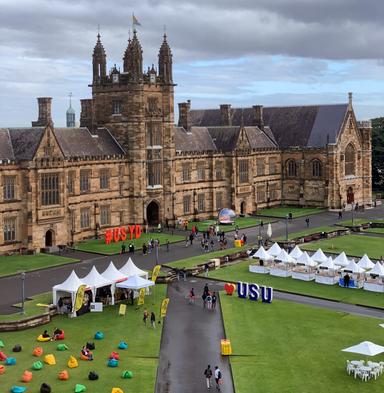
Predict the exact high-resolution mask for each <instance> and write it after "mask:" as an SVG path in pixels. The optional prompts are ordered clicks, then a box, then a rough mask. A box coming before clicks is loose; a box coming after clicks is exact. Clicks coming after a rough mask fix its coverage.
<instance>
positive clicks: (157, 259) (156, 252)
mask: <svg viewBox="0 0 384 393" xmlns="http://www.w3.org/2000/svg"><path fill="white" fill-rule="evenodd" d="M155 254H156V265H158V264H159V242H158V241H157V240H156V241H155Z"/></svg>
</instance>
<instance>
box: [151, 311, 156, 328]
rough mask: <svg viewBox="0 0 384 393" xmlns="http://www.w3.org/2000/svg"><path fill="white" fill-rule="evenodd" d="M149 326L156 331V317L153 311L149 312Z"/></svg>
mask: <svg viewBox="0 0 384 393" xmlns="http://www.w3.org/2000/svg"><path fill="white" fill-rule="evenodd" d="M151 325H152V327H153V328H154V329H156V317H155V313H154V312H153V311H152V312H151Z"/></svg>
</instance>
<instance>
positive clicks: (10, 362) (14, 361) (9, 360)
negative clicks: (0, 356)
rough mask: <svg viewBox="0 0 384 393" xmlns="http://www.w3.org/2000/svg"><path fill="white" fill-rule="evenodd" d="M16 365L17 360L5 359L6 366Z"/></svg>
mask: <svg viewBox="0 0 384 393" xmlns="http://www.w3.org/2000/svg"><path fill="white" fill-rule="evenodd" d="M15 364H16V359H15V358H7V359H5V365H6V366H14V365H15Z"/></svg>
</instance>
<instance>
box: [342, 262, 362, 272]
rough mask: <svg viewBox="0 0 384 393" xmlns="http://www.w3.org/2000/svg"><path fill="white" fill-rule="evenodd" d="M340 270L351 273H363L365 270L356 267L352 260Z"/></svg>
mask: <svg viewBox="0 0 384 393" xmlns="http://www.w3.org/2000/svg"><path fill="white" fill-rule="evenodd" d="M341 270H343V271H346V272H352V273H364V272H365V270H364V269H363V268H362V267H360V266H357V263H356V262H355V261H354V260H351V261H350V262H349V263H348V265H347V266H346V267H344V268H342V269H341Z"/></svg>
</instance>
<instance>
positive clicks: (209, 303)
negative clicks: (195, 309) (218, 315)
mask: <svg viewBox="0 0 384 393" xmlns="http://www.w3.org/2000/svg"><path fill="white" fill-rule="evenodd" d="M206 301H207V308H208V310H210V309H211V308H212V295H211V292H208V294H207V298H206Z"/></svg>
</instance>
